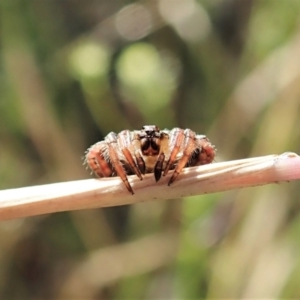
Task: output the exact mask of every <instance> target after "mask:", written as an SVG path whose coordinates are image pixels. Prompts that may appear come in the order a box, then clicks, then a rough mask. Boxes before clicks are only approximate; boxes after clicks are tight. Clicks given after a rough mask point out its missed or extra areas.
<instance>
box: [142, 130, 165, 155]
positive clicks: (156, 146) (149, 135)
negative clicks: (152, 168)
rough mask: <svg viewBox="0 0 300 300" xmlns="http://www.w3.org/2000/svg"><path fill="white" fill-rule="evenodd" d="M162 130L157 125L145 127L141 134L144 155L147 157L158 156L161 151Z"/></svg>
mask: <svg viewBox="0 0 300 300" xmlns="http://www.w3.org/2000/svg"><path fill="white" fill-rule="evenodd" d="M161 136H162V134H161V132H160V129H159V128H158V127H157V126H155V125H145V126H143V129H142V130H141V132H140V134H139V138H140V141H141V150H142V153H143V154H144V155H146V156H154V155H158V153H159V150H160V139H161Z"/></svg>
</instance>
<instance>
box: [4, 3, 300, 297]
mask: <svg viewBox="0 0 300 300" xmlns="http://www.w3.org/2000/svg"><path fill="white" fill-rule="evenodd" d="M0 40H1V48H0V188H1V189H8V188H16V187H23V186H30V185H39V184H46V183H53V182H61V181H70V180H78V179H84V178H89V177H90V174H89V171H87V170H86V169H85V167H84V166H83V165H82V163H83V160H82V157H83V155H84V152H85V150H86V149H87V148H88V147H89V146H90V145H91V144H94V143H95V142H97V141H99V140H101V139H102V138H103V137H104V136H105V135H106V134H107V133H109V132H110V131H115V132H119V131H121V130H123V129H131V130H132V129H139V128H141V126H142V125H145V124H155V125H158V126H159V127H160V128H162V129H163V128H169V129H171V128H173V127H175V126H176V127H182V128H191V129H192V130H194V131H196V132H198V133H201V134H206V135H207V136H208V137H209V139H210V140H211V142H212V143H213V144H215V145H216V147H217V149H218V152H217V157H216V161H223V160H230V159H239V158H246V157H253V156H262V155H268V154H274V153H282V152H285V151H293V152H296V153H300V136H299V135H300V130H299V129H300V118H299V116H300V1H298V0H285V1H279V0H265V1H258V0H198V1H196V0H145V1H124V0H110V1H105V0H98V1H97V0H85V1H76V0H63V1H60V0H31V1H29V0H0ZM299 194H300V188H299V182H293V183H289V184H281V185H269V186H264V187H256V188H251V189H244V190H239V191H230V192H224V193H220V194H213V195H206V196H201V197H200V196H199V197H192V198H187V199H177V200H176V199H174V200H173V201H164V202H153V203H141V204H138V205H133V206H126V207H116V208H107V209H101V210H100V209H99V210H86V211H77V212H70V213H69V212H66V213H57V214H52V215H43V216H38V217H31V218H26V219H22V220H12V221H7V222H1V223H0V298H1V299H211V298H244V299H247V298H273V299H274V298H277V299H278V298H279V299H280V298H281V299H283V298H294V299H297V298H298V299H299V298H300V286H299V281H300V259H299V258H300V255H299V253H300V214H299V212H300V202H299V200H300V197H299Z"/></svg>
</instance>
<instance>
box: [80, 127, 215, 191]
mask: <svg viewBox="0 0 300 300" xmlns="http://www.w3.org/2000/svg"><path fill="white" fill-rule="evenodd" d="M215 152H216V151H215V147H214V146H213V145H212V144H211V143H210V142H209V140H208V138H207V137H206V136H205V135H197V134H196V133H195V132H194V131H192V130H190V129H180V128H174V129H172V130H167V129H165V130H160V129H159V128H158V127H157V126H155V125H146V126H143V129H142V130H135V131H129V130H123V131H121V132H120V133H119V134H116V133H114V132H111V133H109V134H108V135H107V136H106V137H105V139H104V141H101V142H98V143H96V144H95V145H93V146H91V147H90V148H89V149H88V150H87V152H86V157H85V162H86V163H87V164H88V166H89V167H90V168H91V170H92V171H93V172H94V173H95V174H96V175H98V176H99V177H110V176H120V177H121V179H122V180H123V182H124V184H125V186H126V188H127V189H128V191H129V192H131V193H132V194H134V193H133V189H132V187H131V185H130V183H129V181H128V179H127V175H132V174H136V175H137V176H138V177H139V178H140V179H141V180H142V179H143V177H142V174H145V173H152V172H153V173H154V177H155V180H156V181H158V180H159V179H160V178H161V174H163V175H164V176H165V175H167V173H168V171H169V170H174V172H173V175H172V177H171V179H170V180H169V183H168V185H170V184H171V183H173V182H174V180H175V179H176V178H177V176H178V175H179V173H180V172H181V170H182V169H183V168H185V167H192V166H198V165H204V164H209V163H211V162H212V161H213V159H214V157H215Z"/></svg>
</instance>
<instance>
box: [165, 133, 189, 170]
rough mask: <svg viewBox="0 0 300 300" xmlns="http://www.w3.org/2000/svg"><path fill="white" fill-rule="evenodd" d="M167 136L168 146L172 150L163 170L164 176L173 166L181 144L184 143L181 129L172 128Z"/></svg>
mask: <svg viewBox="0 0 300 300" xmlns="http://www.w3.org/2000/svg"><path fill="white" fill-rule="evenodd" d="M169 136H170V142H169V145H170V148H171V149H172V150H171V154H170V157H169V160H168V162H167V165H166V167H165V169H164V173H163V175H164V176H165V175H167V173H168V172H169V170H170V168H171V166H172V165H173V164H174V162H175V160H176V156H177V154H178V152H179V151H180V149H181V147H182V143H183V141H184V131H183V129H180V128H174V129H172V130H171V131H170V133H169Z"/></svg>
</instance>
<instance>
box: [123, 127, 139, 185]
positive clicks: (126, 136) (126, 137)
mask: <svg viewBox="0 0 300 300" xmlns="http://www.w3.org/2000/svg"><path fill="white" fill-rule="evenodd" d="M117 139H118V145H119V147H120V148H121V151H122V152H123V154H124V156H125V158H126V160H127V162H128V164H129V166H130V168H131V169H132V171H133V172H134V173H135V174H136V175H137V176H138V177H139V178H140V179H141V180H143V177H142V174H141V171H140V169H139V168H138V166H137V165H136V163H135V161H134V159H133V157H132V154H131V153H132V152H133V151H132V149H131V148H132V143H131V133H130V131H129V130H123V131H121V132H120V133H119V134H118V137H117ZM130 150H131V151H130Z"/></svg>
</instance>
